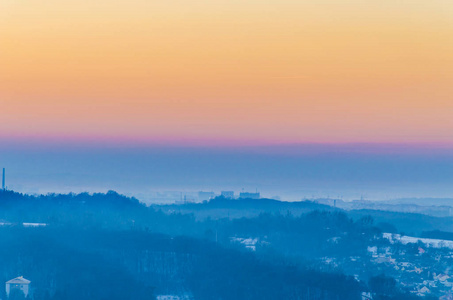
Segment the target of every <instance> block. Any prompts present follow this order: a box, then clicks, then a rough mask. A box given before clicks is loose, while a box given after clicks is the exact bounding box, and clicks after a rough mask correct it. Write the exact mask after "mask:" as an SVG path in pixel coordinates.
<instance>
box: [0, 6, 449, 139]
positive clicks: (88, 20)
mask: <svg viewBox="0 0 453 300" xmlns="http://www.w3.org/2000/svg"><path fill="white" fill-rule="evenodd" d="M452 37H453V2H452V1H450V0H431V1H425V0H399V1H394V0H380V1H361V0H344V1H333V0H319V1H304V0H298V1H293V0H279V1H276V0H266V1H255V0H253V1H252V0H246V1H244V0H241V1H239V0H231V1H218V0H198V1H177V0H170V1H150V0H128V1H122V0H109V1H106V0H98V1H74V0H66V1H59V0H45V1H42V0H40V1H37V0H27V1H25V0H2V1H1V2H0V66H1V68H0V101H1V103H0V105H1V112H0V119H1V121H0V122H1V123H2V126H0V137H1V138H9V139H25V138H43V139H72V140H74V139H76V140H80V141H81V142H83V141H85V140H89V139H107V140H110V141H120V142H121V141H123V142H126V141H131V140H133V141H138V142H150V141H151V142H164V143H169V142H172V143H176V144H183V145H185V144H190V143H192V144H196V143H204V144H219V143H224V144H229V145H242V144H279V143H357V142H358V143H414V142H416V143H431V144H453V135H452V134H451V132H453V119H452V118H451V115H452V113H453V98H452V94H453V93H452V92H453V84H452V82H453V72H452V71H451V70H453V38H452Z"/></svg>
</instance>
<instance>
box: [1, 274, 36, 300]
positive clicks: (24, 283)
mask: <svg viewBox="0 0 453 300" xmlns="http://www.w3.org/2000/svg"><path fill="white" fill-rule="evenodd" d="M29 288H30V280H27V279H25V278H24V277H23V276H19V277H16V278H14V279H11V280H9V281H7V282H6V297H8V298H9V294H10V293H11V292H12V291H13V290H19V291H21V292H22V293H24V295H25V297H27V296H28V292H29Z"/></svg>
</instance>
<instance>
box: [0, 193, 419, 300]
mask: <svg viewBox="0 0 453 300" xmlns="http://www.w3.org/2000/svg"><path fill="white" fill-rule="evenodd" d="M177 207H178V206H176V205H172V206H169V207H163V206H160V207H157V206H153V207H148V206H146V205H143V204H142V203H140V202H139V201H138V200H137V199H135V198H128V197H125V196H122V195H119V194H118V193H116V192H113V191H110V192H108V193H106V194H88V193H82V194H68V195H58V194H50V195H41V196H30V195H23V194H19V193H15V192H12V191H0V225H1V226H0V240H2V242H3V243H4V244H5V245H9V247H2V249H0V253H1V255H0V257H2V258H1V259H0V276H1V277H0V280H4V281H6V280H8V279H11V278H14V277H17V276H20V275H23V276H24V277H26V278H27V277H28V278H27V279H29V280H31V281H32V282H33V283H34V289H35V291H36V293H35V300H49V299H50V300H59V299H95V300H96V299H100V300H103V299H112V300H113V299H134V300H141V299H152V297H153V296H152V294H154V295H159V294H160V295H162V294H163V295H169V294H170V295H180V296H181V295H184V296H187V297H189V299H196V300H204V299H206V300H217V299H218V300H220V299H223V300H229V299H250V300H253V299H264V300H265V299H290V300H292V299H294V300H296V299H302V300H305V299H307V300H308V299H310V300H312V299H313V300H330V299H335V300H340V299H351V300H354V299H357V300H360V299H361V296H360V295H361V293H362V292H367V293H368V292H371V293H373V295H375V298H374V299H414V298H416V297H415V296H411V295H410V294H409V293H408V291H407V290H405V289H404V288H403V287H399V286H397V285H396V282H395V281H394V280H393V279H392V278H387V277H382V276H381V275H382V274H381V272H382V271H381V269H380V268H372V267H371V265H369V262H366V261H363V262H360V263H361V264H366V265H367V266H369V267H366V268H364V267H363V266H364V265H362V267H361V269H360V270H361V271H360V272H356V271H357V269H355V267H351V266H350V265H344V266H345V267H347V268H346V269H347V270H348V272H349V273H347V274H346V273H344V271H343V270H342V268H340V267H339V265H338V267H334V265H326V264H325V263H323V261H324V260H325V257H331V258H332V259H334V260H335V261H338V262H341V261H345V259H346V260H348V261H350V257H355V256H360V255H362V256H363V257H365V256H366V255H367V254H366V253H367V247H368V246H369V245H372V244H373V245H383V246H388V245H389V243H388V241H385V240H382V232H381V231H380V229H379V228H378V227H375V226H374V225H373V219H372V217H370V216H363V217H361V218H360V219H358V220H356V221H354V220H353V219H352V218H350V217H349V216H348V215H347V214H346V213H345V212H343V211H341V210H338V209H334V208H331V207H328V206H324V205H319V204H317V203H312V202H298V203H286V202H280V201H276V200H270V199H262V200H252V199H244V200H240V201H236V200H227V199H220V198H219V199H214V200H212V201H210V202H209V203H202V204H187V205H182V206H181V208H182V209H181V210H178V209H176V208H177ZM188 210H192V211H194V212H196V211H204V212H205V213H206V216H209V215H210V214H212V217H207V218H197V217H195V213H186V212H188ZM233 210H234V211H237V212H241V213H242V214H243V216H242V217H241V218H228V214H229V213H230V212H231V211H233ZM255 210H256V211H255ZM250 211H253V213H252V214H251V215H250V216H247V214H248V213H250ZM215 214H218V217H216V216H215ZM18 237H20V238H18ZM249 240H250V241H254V242H253V243H254V244H253V245H248V244H244V243H243V242H246V243H248V242H247V241H249ZM244 245H248V246H246V247H245V246H244ZM251 249H253V250H251ZM352 275H354V276H355V275H357V276H360V278H358V277H357V276H356V278H354V276H352ZM99 278H102V279H101V281H100V282H99V283H98V282H97V280H98V279H99ZM0 286H1V285H0ZM0 289H1V288H0ZM0 293H1V290H0ZM380 295H381V296H382V297H384V298H379V297H380ZM0 298H2V299H3V298H4V297H2V295H0Z"/></svg>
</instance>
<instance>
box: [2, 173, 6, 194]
mask: <svg viewBox="0 0 453 300" xmlns="http://www.w3.org/2000/svg"><path fill="white" fill-rule="evenodd" d="M5 179H6V178H5V168H3V178H2V189H3V190H5Z"/></svg>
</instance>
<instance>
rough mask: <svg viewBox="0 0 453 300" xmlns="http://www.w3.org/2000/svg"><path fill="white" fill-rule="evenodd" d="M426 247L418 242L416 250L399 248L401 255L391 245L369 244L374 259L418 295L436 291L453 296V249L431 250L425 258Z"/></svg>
mask: <svg viewBox="0 0 453 300" xmlns="http://www.w3.org/2000/svg"><path fill="white" fill-rule="evenodd" d="M427 250H428V249H427V248H426V247H425V248H424V247H422V246H417V247H416V251H415V253H412V254H409V253H408V252H406V251H404V250H400V251H399V255H395V254H394V253H392V248H391V247H383V248H378V247H376V246H374V247H368V252H369V253H370V254H371V261H372V262H374V263H375V264H377V265H384V266H385V269H386V272H387V273H388V272H393V273H394V274H393V276H392V277H394V278H395V279H396V280H397V281H398V282H399V284H400V285H401V287H404V288H407V289H409V290H410V291H411V292H412V293H414V294H416V295H417V296H422V297H423V296H427V295H435V296H439V297H440V299H442V300H447V299H451V300H453V274H452V273H451V271H450V268H451V267H450V266H451V263H452V262H453V260H450V259H451V258H453V252H451V253H450V254H448V255H445V254H439V253H437V254H434V253H432V252H431V253H430V254H429V258H426V257H425V256H424V254H425V253H426V252H427ZM433 254H434V255H433ZM394 256H398V258H395V257H394Z"/></svg>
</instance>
